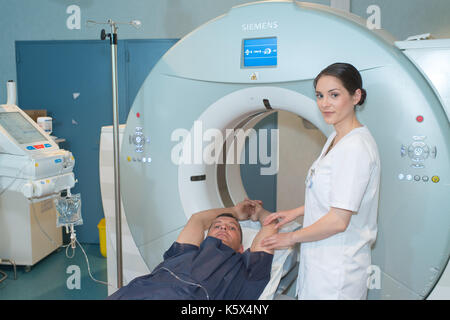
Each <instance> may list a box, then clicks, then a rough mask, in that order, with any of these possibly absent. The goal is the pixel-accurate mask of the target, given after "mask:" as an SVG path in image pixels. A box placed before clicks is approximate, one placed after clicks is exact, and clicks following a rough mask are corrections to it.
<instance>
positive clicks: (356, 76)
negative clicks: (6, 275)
mask: <svg viewBox="0 0 450 320" xmlns="http://www.w3.org/2000/svg"><path fill="white" fill-rule="evenodd" d="M322 76H333V77H335V78H338V79H339V80H340V81H341V82H342V85H343V86H344V88H345V89H347V91H348V92H349V93H350V94H351V95H354V94H355V91H356V90H358V89H360V90H361V99H360V100H359V102H358V103H357V105H359V106H360V105H362V104H363V103H364V101H365V100H366V96H367V92H366V90H365V89H363V87H362V85H363V83H362V78H361V74H360V73H359V71H358V69H356V68H355V67H354V66H353V65H351V64H350V63H341V62H338V63H333V64H331V65H329V66H328V67H326V68H325V69H323V70H322V71H321V72H320V73H319V74H318V75H317V77H316V78H315V79H314V89H315V88H316V85H317V82H318V81H319V79H320V78H321V77H322Z"/></svg>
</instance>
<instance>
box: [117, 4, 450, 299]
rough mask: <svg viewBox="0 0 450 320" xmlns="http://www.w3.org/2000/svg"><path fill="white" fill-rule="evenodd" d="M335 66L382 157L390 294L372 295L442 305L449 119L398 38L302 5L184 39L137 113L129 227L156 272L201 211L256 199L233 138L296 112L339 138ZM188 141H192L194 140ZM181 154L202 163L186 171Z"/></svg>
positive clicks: (236, 14)
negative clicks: (355, 95)
mask: <svg viewBox="0 0 450 320" xmlns="http://www.w3.org/2000/svg"><path fill="white" fill-rule="evenodd" d="M267 49H270V50H267ZM265 50H266V52H265V54H264V51H265ZM334 62H349V63H352V64H353V65H355V66H356V67H357V68H358V70H360V72H361V74H362V77H363V82H364V87H365V89H366V90H367V92H368V98H367V100H366V103H365V105H364V107H363V108H362V109H361V110H360V111H358V118H359V119H360V121H361V122H362V123H363V124H365V125H366V126H367V127H368V128H369V130H370V131H371V133H372V135H373V136H374V137H375V140H376V141H377V144H378V148H379V150H380V156H381V164H382V170H381V172H382V174H381V186H380V199H379V216H378V227H379V228H378V237H377V241H376V243H375V245H374V247H373V252H372V264H373V265H374V266H377V267H378V268H379V269H380V270H381V287H380V288H377V289H373V290H370V292H369V298H371V299H423V298H426V297H427V296H428V295H429V293H430V292H431V291H432V289H433V287H434V286H435V285H436V283H437V282H438V281H439V279H440V277H441V275H442V273H443V271H444V269H445V268H446V265H447V264H448V260H449V254H450V239H449V230H450V201H449V199H448V196H449V194H450V189H449V179H450V166H449V163H450V159H449V152H450V150H449V149H450V139H449V138H450V126H449V118H448V116H449V109H448V107H447V109H445V108H446V107H445V104H444V101H443V99H442V95H441V96H440V95H439V94H438V92H437V90H436V88H435V87H434V86H433V84H432V82H431V81H429V80H428V78H427V76H426V75H425V74H424V73H423V72H422V71H421V70H420V68H419V67H418V66H415V64H414V63H413V62H412V61H411V60H410V59H409V58H408V57H407V56H406V55H405V54H403V53H402V52H401V50H400V49H399V48H398V47H396V46H395V45H394V42H393V39H392V38H391V37H390V36H389V35H388V34H387V33H384V32H383V31H380V30H378V31H377V30H375V31H371V30H368V29H367V28H366V27H365V21H363V20H362V19H360V18H358V17H356V16H354V15H351V14H348V13H344V12H341V11H337V10H334V9H331V8H329V7H325V6H321V5H315V4H310V3H301V2H295V1H294V2H292V1H264V2H257V3H251V4H246V5H241V6H237V7H234V8H232V9H231V10H230V11H229V12H228V13H227V14H225V15H223V16H220V17H218V18H216V19H213V20H211V21H210V22H208V23H206V24H204V25H203V26H201V27H199V28H198V29H196V30H194V31H193V32H191V33H190V34H188V35H187V36H185V37H184V38H183V39H182V40H180V41H179V42H178V43H177V44H176V45H175V46H174V47H172V48H171V49H170V50H169V51H168V52H167V53H166V54H165V55H164V56H163V57H162V58H161V60H160V61H159V62H158V63H157V65H156V66H155V67H154V68H153V70H152V71H151V72H150V74H149V75H148V77H147V79H146V80H145V82H144V84H143V85H142V87H141V89H140V91H139V93H138V95H137V97H136V99H135V101H134V103H133V105H132V108H131V111H130V114H129V116H128V120H127V125H126V129H125V132H124V138H123V143H122V146H121V155H120V166H121V167H120V169H121V188H122V201H123V206H124V210H125V213H126V217H127V221H128V224H129V226H130V230H131V233H132V235H133V238H134V241H135V243H136V245H137V247H138V249H139V251H140V253H141V255H142V257H143V259H144V260H145V262H146V264H147V266H148V268H149V269H150V270H152V269H153V268H154V267H155V266H156V265H157V264H158V263H159V262H161V260H162V255H163V253H164V251H165V250H167V249H168V248H169V247H170V245H171V244H172V242H173V241H175V240H176V238H177V236H178V234H179V232H180V231H181V229H182V228H183V226H184V225H185V223H186V221H187V219H188V218H189V217H190V215H191V214H192V213H194V212H197V211H200V210H205V209H209V208H215V207H224V206H231V205H233V204H234V203H237V202H239V201H241V200H243V198H244V197H246V192H245V189H244V187H243V185H242V180H241V178H240V174H239V166H238V165H235V164H236V162H233V161H230V159H231V160H232V158H229V157H228V153H229V152H232V151H233V152H234V150H235V149H233V148H235V146H234V145H233V140H234V139H235V137H234V136H233V135H229V136H226V133H227V129H228V130H230V129H237V128H248V126H249V123H251V122H252V121H253V122H254V121H255V119H258V118H261V117H264V116H265V115H267V114H268V113H271V112H274V111H276V110H286V111H289V112H292V113H295V114H298V115H300V116H301V117H303V118H305V119H307V120H308V121H309V122H311V123H312V124H314V126H316V127H317V128H318V129H319V130H320V131H321V132H322V133H323V134H324V135H326V136H328V135H329V134H330V133H331V132H332V131H333V128H332V127H330V126H329V125H327V124H326V123H325V122H324V121H323V119H322V116H321V114H320V112H319V111H318V108H317V106H316V102H315V94H314V89H313V84H312V82H313V79H314V77H315V76H316V75H317V74H318V73H319V72H320V71H321V70H322V69H323V68H324V67H326V66H328V65H329V64H331V63H334ZM447 87H448V82H447ZM199 128H200V129H199ZM217 129H218V130H220V131H219V132H221V133H222V134H223V137H225V138H226V139H227V140H226V141H225V139H224V141H221V143H223V147H221V148H219V149H220V150H221V152H217V154H215V157H216V158H215V159H216V160H217V161H216V162H215V163H210V162H207V161H202V160H203V158H202V152H203V151H202V150H206V149H207V148H208V146H209V147H210V146H211V144H212V143H215V142H214V141H215V140H214V137H216V138H217V135H216V136H214V134H212V133H215V134H217V132H218V131H217ZM208 130H209V131H208ZM180 132H189V135H184V136H183V138H184V140H182V139H181V134H180V135H179V134H178V133H180ZM228 132H229V131H228ZM216 140H217V139H216ZM180 141H181V142H184V144H180ZM180 146H181V147H180ZM205 148H206V149H205ZM198 150H200V152H198ZM303 152H305V153H307V152H308V150H303ZM219 153H220V154H219ZM223 153H226V154H227V156H226V157H225V156H224V154H223ZM236 153H237V154H240V153H242V148H240V149H239V146H238V148H237V152H236ZM174 154H175V155H180V154H182V155H183V156H186V155H188V156H186V158H183V160H182V161H180V162H179V163H177V161H176V160H174ZM189 155H190V157H189ZM175 158H176V157H175ZM221 159H226V160H227V161H220V160H221ZM189 160H190V161H189ZM298 183H303V182H302V181H299V182H298ZM293 196H295V195H293ZM262 200H264V199H262Z"/></svg>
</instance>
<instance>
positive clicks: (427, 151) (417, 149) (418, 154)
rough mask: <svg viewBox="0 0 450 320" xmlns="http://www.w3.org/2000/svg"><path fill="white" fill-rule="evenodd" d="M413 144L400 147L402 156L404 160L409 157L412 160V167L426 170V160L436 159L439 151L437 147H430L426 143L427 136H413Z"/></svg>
mask: <svg viewBox="0 0 450 320" xmlns="http://www.w3.org/2000/svg"><path fill="white" fill-rule="evenodd" d="M412 138H413V142H411V143H410V144H409V145H404V144H402V145H401V147H400V156H401V157H402V158H404V157H406V156H408V158H409V159H411V161H412V162H411V167H413V168H416V169H423V168H425V160H426V159H428V158H431V159H435V158H436V155H437V149H436V147H435V146H429V145H428V144H427V143H426V142H425V139H426V136H413V137H412Z"/></svg>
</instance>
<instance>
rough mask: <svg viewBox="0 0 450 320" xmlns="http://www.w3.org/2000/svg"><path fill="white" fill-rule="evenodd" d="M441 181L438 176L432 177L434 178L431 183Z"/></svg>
mask: <svg viewBox="0 0 450 320" xmlns="http://www.w3.org/2000/svg"><path fill="white" fill-rule="evenodd" d="M439 180H441V179H439V177H438V176H432V177H431V181H433V182H434V183H438V182H439Z"/></svg>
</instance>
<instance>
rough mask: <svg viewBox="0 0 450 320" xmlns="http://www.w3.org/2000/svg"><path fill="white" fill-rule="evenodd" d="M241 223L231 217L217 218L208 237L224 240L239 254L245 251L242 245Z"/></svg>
mask: <svg viewBox="0 0 450 320" xmlns="http://www.w3.org/2000/svg"><path fill="white" fill-rule="evenodd" d="M239 227H240V226H239V223H238V222H237V221H236V219H234V218H231V217H218V218H216V219H215V220H214V221H213V223H212V224H211V227H210V228H209V231H208V236H210V237H214V238H217V239H220V240H222V243H224V244H226V245H227V246H229V247H230V248H232V249H234V250H235V251H237V252H240V253H242V252H243V251H244V249H243V247H242V244H241V233H240V231H239Z"/></svg>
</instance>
